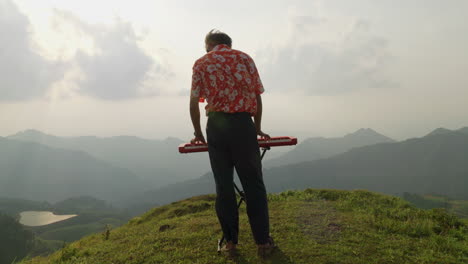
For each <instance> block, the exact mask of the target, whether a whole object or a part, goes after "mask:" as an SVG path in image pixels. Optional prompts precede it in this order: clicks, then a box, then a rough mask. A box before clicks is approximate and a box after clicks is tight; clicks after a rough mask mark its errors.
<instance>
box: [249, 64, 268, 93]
mask: <svg viewBox="0 0 468 264" xmlns="http://www.w3.org/2000/svg"><path fill="white" fill-rule="evenodd" d="M247 67H248V68H249V69H248V70H249V73H250V75H251V76H252V85H253V87H252V88H253V90H254V91H255V94H262V93H263V92H264V91H265V89H264V88H263V84H262V80H261V79H260V75H259V74H258V70H257V67H256V66H255V62H254V61H253V59H252V58H251V57H250V56H249V57H248V63H247Z"/></svg>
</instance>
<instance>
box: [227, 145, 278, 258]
mask: <svg viewBox="0 0 468 264" xmlns="http://www.w3.org/2000/svg"><path fill="white" fill-rule="evenodd" d="M267 150H270V147H263V148H262V155H261V156H260V159H261V160H263V157H264V156H265V153H266V151H267ZM234 188H235V189H236V192H237V194H239V196H240V200H239V203H238V204H237V209H239V207H240V206H241V204H242V202H243V201H245V193H244V191H242V190H241V189H239V187H237V185H236V183H235V182H234ZM223 243H224V234H223V236H222V237H221V239H219V240H218V253H220V252H221V247H222V246H223Z"/></svg>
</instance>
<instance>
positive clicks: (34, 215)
mask: <svg viewBox="0 0 468 264" xmlns="http://www.w3.org/2000/svg"><path fill="white" fill-rule="evenodd" d="M75 216H77V215H55V214H54V213H52V212H47V211H25V212H22V213H20V221H19V222H20V224H23V225H25V226H43V225H48V224H52V223H56V222H60V221H63V220H67V219H70V218H72V217H75Z"/></svg>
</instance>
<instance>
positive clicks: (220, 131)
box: [206, 112, 270, 244]
mask: <svg viewBox="0 0 468 264" xmlns="http://www.w3.org/2000/svg"><path fill="white" fill-rule="evenodd" d="M206 134H207V140H208V153H209V156H210V162H211V168H212V170H213V174H214V179H215V183H216V194H217V196H216V214H217V215H218V219H219V223H220V224H221V228H222V230H223V233H224V237H225V238H226V241H231V242H233V243H235V244H237V243H238V233H239V213H238V211H237V201H236V193H235V191H234V185H233V177H234V168H235V169H236V172H237V175H238V176H239V180H240V182H241V184H242V187H243V189H244V192H245V196H246V204H247V215H248V217H249V222H250V227H251V229H252V233H253V236H254V239H255V242H256V243H257V244H265V243H267V242H268V238H269V233H270V232H269V228H270V227H269V217H268V203H267V195H266V189H265V185H264V183H263V175H262V163H261V158H260V149H259V147H258V142H257V132H256V129H255V125H254V123H253V121H252V118H251V117H250V114H249V113H233V114H228V113H221V112H212V113H209V115H208V122H207V127H206Z"/></svg>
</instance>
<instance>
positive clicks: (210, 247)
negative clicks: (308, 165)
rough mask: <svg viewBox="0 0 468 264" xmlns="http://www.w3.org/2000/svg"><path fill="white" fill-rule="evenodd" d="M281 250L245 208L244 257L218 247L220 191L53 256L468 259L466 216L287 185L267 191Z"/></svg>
mask: <svg viewBox="0 0 468 264" xmlns="http://www.w3.org/2000/svg"><path fill="white" fill-rule="evenodd" d="M269 201H270V216H271V226H272V230H271V231H272V236H273V237H274V238H275V240H276V242H277V244H278V245H279V250H278V251H277V252H276V253H275V255H274V256H272V258H271V259H269V260H267V261H265V262H262V261H261V260H260V259H259V258H258V257H257V256H256V251H255V245H254V242H253V239H252V236H251V232H250V227H249V225H248V221H247V217H246V214H245V206H242V207H241V212H240V230H241V231H240V232H241V233H240V241H239V242H240V245H239V249H240V256H239V258H238V259H236V260H226V258H225V257H223V256H219V255H218V254H217V253H216V241H217V239H218V238H219V237H220V234H221V231H220V228H219V225H218V223H217V218H216V216H215V212H214V196H213V195H206V196H198V197H193V198H191V199H187V200H183V201H179V202H175V203H172V204H170V205H166V206H162V207H158V208H154V209H152V210H150V211H148V212H147V213H146V214H144V215H142V216H140V217H136V218H133V219H132V220H131V221H129V222H128V223H127V224H126V225H124V226H122V227H120V228H117V229H115V230H111V231H110V233H109V234H108V237H107V238H106V234H105V232H104V233H100V234H95V235H91V236H88V237H86V238H84V239H81V240H79V241H77V242H73V243H71V244H68V245H67V246H66V247H64V248H63V249H62V250H60V251H58V252H56V253H54V254H53V255H51V256H49V257H38V258H34V259H31V260H26V261H23V262H22V263H23V264H26V263H28V264H32V263H44V264H45V263H64V264H72V263H73V264H101V263H102V264H104V263H105V264H110V263H113V264H124V263H125V264H137V263H204V264H205V263H282V264H288V263H290V264H292V263H297V264H299V263H362V264H368V263H379V264H383V263H418V264H420V263H468V222H467V221H466V220H461V219H459V218H457V217H456V216H454V215H451V214H448V213H446V212H445V211H444V210H443V209H432V210H421V209H416V208H414V207H413V206H411V205H409V204H408V203H407V202H405V201H403V200H402V199H400V198H397V197H391V196H384V195H381V194H377V193H372V192H368V191H360V190H356V191H339V190H315V189H307V190H305V191H287V192H283V193H281V194H274V195H270V196H269Z"/></svg>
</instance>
